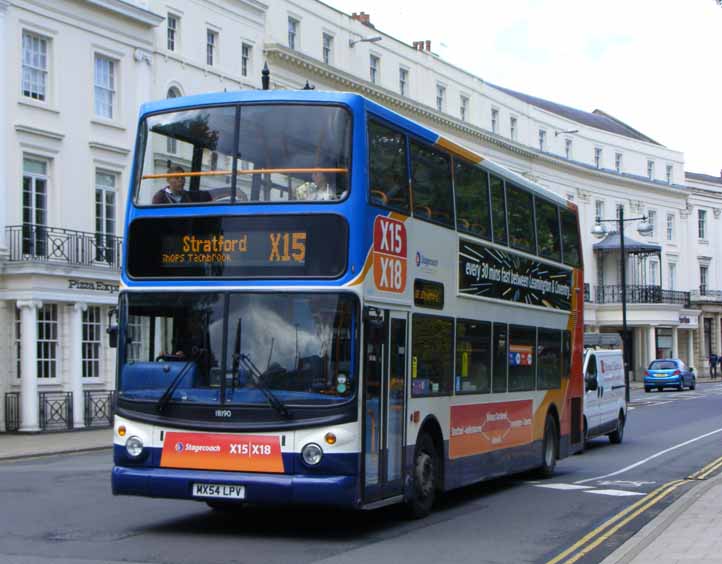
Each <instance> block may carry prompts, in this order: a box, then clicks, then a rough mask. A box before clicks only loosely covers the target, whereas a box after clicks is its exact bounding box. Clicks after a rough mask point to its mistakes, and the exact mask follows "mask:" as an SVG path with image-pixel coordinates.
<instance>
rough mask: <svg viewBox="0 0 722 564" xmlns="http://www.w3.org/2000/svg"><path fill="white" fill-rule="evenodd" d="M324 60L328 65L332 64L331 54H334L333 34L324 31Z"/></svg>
mask: <svg viewBox="0 0 722 564" xmlns="http://www.w3.org/2000/svg"><path fill="white" fill-rule="evenodd" d="M322 40H323V62H324V63H326V64H327V65H330V64H331V56H332V54H333V35H330V34H328V33H324V34H323V37H322Z"/></svg>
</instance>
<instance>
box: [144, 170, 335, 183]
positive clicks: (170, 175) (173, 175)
mask: <svg viewBox="0 0 722 564" xmlns="http://www.w3.org/2000/svg"><path fill="white" fill-rule="evenodd" d="M236 172H237V174H276V173H286V172H343V173H347V172H348V169H347V168H255V169H242V170H238V171H236ZM229 174H233V171H232V170H207V171H202V172H164V173H162V174H145V175H143V180H150V179H153V178H177V177H183V178H185V177H187V176H189V177H193V176H228V175H229Z"/></svg>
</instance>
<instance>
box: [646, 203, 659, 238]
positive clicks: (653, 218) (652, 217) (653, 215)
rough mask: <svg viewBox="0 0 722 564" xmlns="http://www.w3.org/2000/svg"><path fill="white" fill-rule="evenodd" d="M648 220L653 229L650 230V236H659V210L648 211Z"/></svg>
mask: <svg viewBox="0 0 722 564" xmlns="http://www.w3.org/2000/svg"><path fill="white" fill-rule="evenodd" d="M647 221H648V222H649V225H651V226H652V230H651V231H650V232H649V236H650V237H651V238H652V239H655V238H656V237H657V212H656V211H655V210H648V211H647Z"/></svg>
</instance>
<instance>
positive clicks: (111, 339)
mask: <svg viewBox="0 0 722 564" xmlns="http://www.w3.org/2000/svg"><path fill="white" fill-rule="evenodd" d="M113 316H115V323H113ZM105 332H106V333H107V334H108V346H110V348H111V349H117V348H118V308H115V307H114V308H112V309H111V310H110V311H109V312H108V328H107V329H106V330H105Z"/></svg>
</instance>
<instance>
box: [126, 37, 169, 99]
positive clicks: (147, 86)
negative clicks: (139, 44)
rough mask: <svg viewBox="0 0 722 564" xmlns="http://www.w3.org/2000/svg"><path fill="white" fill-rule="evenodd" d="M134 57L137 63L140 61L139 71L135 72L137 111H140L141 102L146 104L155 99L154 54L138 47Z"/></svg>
mask: <svg viewBox="0 0 722 564" xmlns="http://www.w3.org/2000/svg"><path fill="white" fill-rule="evenodd" d="M133 59H134V60H135V62H136V63H138V66H137V72H136V73H135V80H136V98H135V102H136V107H135V112H136V113H138V108H139V106H140V104H144V103H146V102H148V101H149V100H151V99H153V94H152V87H153V85H152V83H151V80H152V78H153V77H152V74H151V67H152V65H153V56H152V55H151V54H150V53H149V52H148V51H145V50H144V49H140V48H136V49H135V51H134V52H133ZM163 97H165V93H163Z"/></svg>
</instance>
